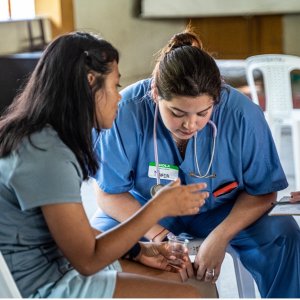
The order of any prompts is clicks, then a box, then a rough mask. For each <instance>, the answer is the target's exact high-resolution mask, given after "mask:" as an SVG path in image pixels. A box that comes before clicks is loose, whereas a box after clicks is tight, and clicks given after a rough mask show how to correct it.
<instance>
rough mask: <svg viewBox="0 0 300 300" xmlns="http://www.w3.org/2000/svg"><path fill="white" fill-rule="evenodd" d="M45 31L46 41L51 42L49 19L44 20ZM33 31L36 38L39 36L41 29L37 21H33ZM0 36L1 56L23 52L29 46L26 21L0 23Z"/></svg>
mask: <svg viewBox="0 0 300 300" xmlns="http://www.w3.org/2000/svg"><path fill="white" fill-rule="evenodd" d="M44 29H45V39H46V41H49V40H50V39H51V28H50V22H49V21H48V20H47V19H45V20H44ZM32 30H33V35H34V36H37V35H38V34H39V27H38V23H37V21H36V20H33V21H32ZM0 36H1V43H0V55H1V54H8V53H16V52H21V51H24V49H26V48H28V46H29V43H28V37H29V36H28V31H27V24H26V21H7V22H4V21H3V22H0ZM4 38H5V40H4ZM25 51H26V50H25Z"/></svg>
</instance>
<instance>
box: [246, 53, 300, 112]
mask: <svg viewBox="0 0 300 300" xmlns="http://www.w3.org/2000/svg"><path fill="white" fill-rule="evenodd" d="M297 69H298V70H300V57H298V56H293V55H285V54H262V55H255V56H250V57H248V58H247V59H246V76H247V81H248V85H249V87H250V92H251V97H252V100H253V102H254V103H256V104H258V105H259V101H258V95H257V91H256V87H255V80H254V75H253V72H254V70H259V71H261V73H262V76H263V81H264V91H265V101H266V112H267V113H268V114H269V115H273V116H278V117H280V118H286V117H288V116H289V114H290V113H291V111H292V109H293V99H292V86H291V72H292V71H293V70H297Z"/></svg>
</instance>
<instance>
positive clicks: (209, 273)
mask: <svg viewBox="0 0 300 300" xmlns="http://www.w3.org/2000/svg"><path fill="white" fill-rule="evenodd" d="M194 268H195V270H196V278H197V279H198V280H201V281H205V282H211V283H215V282H216V281H217V279H218V278H219V275H220V268H214V267H205V266H198V265H197V264H194Z"/></svg>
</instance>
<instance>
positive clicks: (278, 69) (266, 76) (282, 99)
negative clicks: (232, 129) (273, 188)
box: [246, 54, 300, 190]
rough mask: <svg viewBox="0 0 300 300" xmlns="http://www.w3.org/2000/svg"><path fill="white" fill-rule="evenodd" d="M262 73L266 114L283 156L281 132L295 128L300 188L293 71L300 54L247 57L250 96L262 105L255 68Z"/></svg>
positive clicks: (299, 185)
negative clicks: (284, 128) (286, 128)
mask: <svg viewBox="0 0 300 300" xmlns="http://www.w3.org/2000/svg"><path fill="white" fill-rule="evenodd" d="M255 70H258V71H260V72H261V73H262V76H263V83H264V92H265V101H266V110H265V116H266V119H267V121H268V124H269V126H270V129H271V131H272V135H273V138H274V141H275V144H276V147H277V151H278V153H279V156H281V153H280V152H281V151H280V150H281V131H282V128H283V127H285V126H289V127H290V128H291V130H292V144H293V156H294V157H293V158H294V159H293V161H294V166H295V187H296V189H297V190H300V163H299V161H300V132H299V130H298V129H297V122H298V121H300V109H294V108H293V99H292V84H291V72H292V71H294V70H300V57H298V56H293V55H284V54H263V55H255V56H250V57H249V58H247V59H246V76H247V82H248V85H249V88H250V93H251V98H252V100H253V102H254V103H256V104H258V105H259V100H258V94H257V89H256V86H255V80H254V75H253V73H254V71H255Z"/></svg>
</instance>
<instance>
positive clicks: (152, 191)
mask: <svg viewBox="0 0 300 300" xmlns="http://www.w3.org/2000/svg"><path fill="white" fill-rule="evenodd" d="M157 118H158V105H157V104H156V105H155V113H154V121H153V149H154V159H155V171H156V184H155V185H153V186H152V187H151V189H150V194H151V196H152V197H153V196H154V195H155V194H156V193H157V192H158V191H159V190H160V189H161V188H162V187H164V185H163V184H161V183H160V171H159V158H158V147H157V134H156V132H157ZM208 123H209V124H210V125H211V127H212V128H213V146H212V153H211V158H210V162H209V165H208V167H207V171H206V173H205V174H204V175H202V174H201V172H200V168H199V164H198V158H197V133H196V134H195V135H194V159H195V165H196V168H197V172H198V174H196V173H194V172H190V173H189V175H190V176H193V177H197V178H215V177H216V173H210V170H211V166H212V163H213V159H214V156H215V149H216V139H217V126H216V124H215V123H214V122H213V121H211V120H209V121H208Z"/></svg>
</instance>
